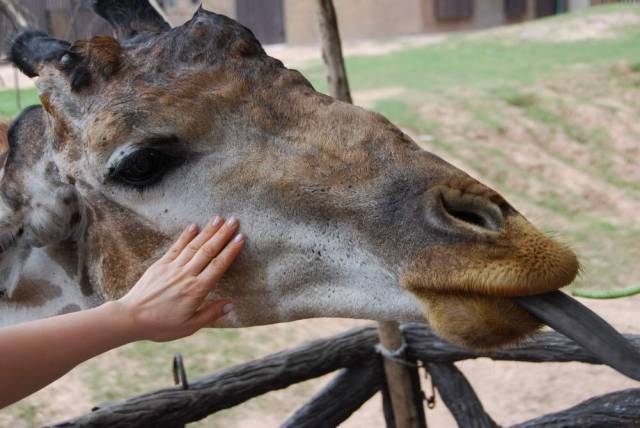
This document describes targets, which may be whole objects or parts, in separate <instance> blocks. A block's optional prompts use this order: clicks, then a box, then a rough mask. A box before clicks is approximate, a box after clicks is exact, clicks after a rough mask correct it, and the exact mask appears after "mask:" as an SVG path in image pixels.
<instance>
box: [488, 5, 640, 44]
mask: <svg viewBox="0 0 640 428" xmlns="http://www.w3.org/2000/svg"><path fill="white" fill-rule="evenodd" d="M638 24H640V15H638V14H635V13H633V12H612V13H608V14H599V15H584V16H576V17H572V18H564V17H563V18H562V21H561V22H558V20H557V18H556V19H543V20H540V21H533V22H529V23H525V24H516V25H513V26H510V27H506V28H499V29H493V30H487V31H486V32H485V33H484V34H485V35H487V36H498V37H505V38H508V39H510V41H511V42H517V41H529V42H555V43H557V42H577V41H582V40H595V39H600V40H601V39H608V38H613V37H616V35H617V34H618V33H619V32H620V31H622V30H623V29H625V28H627V27H630V26H634V25H638Z"/></svg>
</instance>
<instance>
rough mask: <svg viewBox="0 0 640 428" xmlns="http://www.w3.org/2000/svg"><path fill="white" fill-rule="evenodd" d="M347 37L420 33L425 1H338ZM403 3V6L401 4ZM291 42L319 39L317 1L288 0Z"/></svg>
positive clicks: (342, 30)
mask: <svg viewBox="0 0 640 428" xmlns="http://www.w3.org/2000/svg"><path fill="white" fill-rule="evenodd" d="M334 4H335V8H336V14H337V15H338V25H339V27H340V35H341V37H342V39H343V40H357V39H367V38H375V37H386V36H398V35H408V34H417V33H421V32H422V28H423V26H422V20H421V16H422V13H421V10H422V1H421V0H402V2H401V3H399V2H398V1H397V0H334ZM400 5H401V7H400ZM284 13H285V33H286V37H287V42H289V43H292V44H308V43H315V42H317V41H318V22H317V13H318V12H317V6H316V2H315V1H306V0H284Z"/></svg>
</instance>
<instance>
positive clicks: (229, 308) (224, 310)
mask: <svg viewBox="0 0 640 428" xmlns="http://www.w3.org/2000/svg"><path fill="white" fill-rule="evenodd" d="M232 310H233V303H227V304H225V305H224V306H223V307H222V313H223V314H225V315H226V314H228V313H229V312H231V311H232Z"/></svg>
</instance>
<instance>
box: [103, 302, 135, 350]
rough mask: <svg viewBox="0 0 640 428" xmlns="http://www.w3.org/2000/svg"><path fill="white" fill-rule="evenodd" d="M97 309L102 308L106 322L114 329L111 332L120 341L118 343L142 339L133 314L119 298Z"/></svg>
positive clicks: (123, 343)
mask: <svg viewBox="0 0 640 428" xmlns="http://www.w3.org/2000/svg"><path fill="white" fill-rule="evenodd" d="M98 309H101V310H102V312H103V314H104V316H105V317H106V318H107V322H108V324H109V325H110V326H111V327H112V328H113V329H114V331H113V333H114V334H115V337H116V338H118V341H119V342H120V343H119V344H118V345H125V344H127V343H130V342H135V341H137V340H142V339H143V337H142V335H141V333H140V332H139V331H138V330H139V329H138V328H137V323H136V321H135V318H134V316H133V314H132V313H131V311H130V310H129V308H128V307H127V306H126V305H125V304H124V303H123V302H121V301H120V300H112V301H108V302H106V303H104V304H103V305H102V306H100V307H99V308H98Z"/></svg>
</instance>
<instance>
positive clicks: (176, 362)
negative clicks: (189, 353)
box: [173, 352, 189, 389]
mask: <svg viewBox="0 0 640 428" xmlns="http://www.w3.org/2000/svg"><path fill="white" fill-rule="evenodd" d="M173 382H174V384H176V385H182V389H189V381H188V380H187V371H186V370H185V369H184V363H183V361H182V355H181V354H180V353H179V352H178V353H176V354H175V355H174V356H173Z"/></svg>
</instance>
